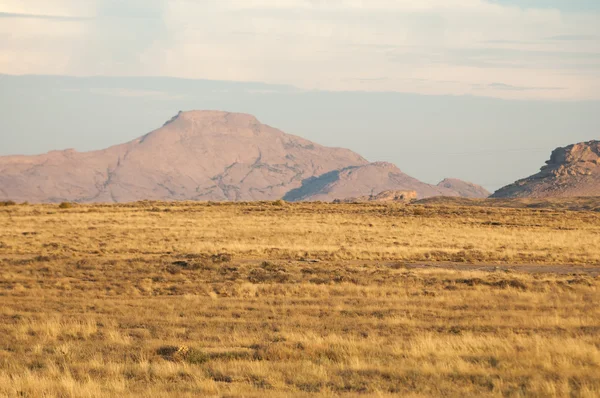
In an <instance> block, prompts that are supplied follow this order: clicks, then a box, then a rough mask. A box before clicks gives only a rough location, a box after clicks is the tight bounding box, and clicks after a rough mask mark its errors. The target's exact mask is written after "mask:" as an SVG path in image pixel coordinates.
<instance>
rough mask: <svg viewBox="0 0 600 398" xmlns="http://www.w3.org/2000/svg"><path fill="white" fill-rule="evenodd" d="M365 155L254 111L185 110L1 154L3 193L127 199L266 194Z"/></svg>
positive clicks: (44, 198)
mask: <svg viewBox="0 0 600 398" xmlns="http://www.w3.org/2000/svg"><path fill="white" fill-rule="evenodd" d="M366 163H367V161H366V160H365V159H363V158H362V157H361V156H359V155H357V154H356V153H354V152H352V151H349V150H347V149H338V148H326V147H323V146H320V145H317V144H314V143H312V142H310V141H307V140H305V139H302V138H300V137H296V136H293V135H288V134H285V133H283V132H281V131H279V130H277V129H274V128H272V127H269V126H266V125H264V124H261V123H259V122H258V120H256V119H255V118H254V117H253V116H250V115H245V114H234V113H227V112H217V111H193V112H183V113H180V114H179V115H177V116H176V117H174V118H173V119H172V120H171V121H169V122H167V123H166V124H165V125H164V126H163V127H162V128H160V129H158V130H155V131H153V132H151V133H149V134H147V135H145V136H143V137H141V138H139V139H136V140H134V141H131V142H129V143H126V144H123V145H117V146H114V147H111V148H108V149H105V150H101V151H93V152H87V153H79V152H76V151H74V150H66V151H54V152H50V153H48V154H44V155H39V156H9V157H0V198H7V199H8V198H10V199H13V200H18V201H25V200H27V201H32V202H58V201H63V200H70V201H80V202H126V201H134V200H140V199H161V200H182V199H192V200H263V199H276V198H280V197H282V196H283V195H284V194H285V193H286V192H288V191H289V190H291V189H293V188H296V187H299V186H300V185H301V181H302V180H304V179H306V178H309V177H313V176H318V175H321V174H324V173H327V172H329V171H332V170H336V169H339V168H343V167H348V166H359V165H363V164H366Z"/></svg>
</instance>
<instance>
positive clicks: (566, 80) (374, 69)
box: [0, 0, 600, 99]
mask: <svg viewBox="0 0 600 398" xmlns="http://www.w3.org/2000/svg"><path fill="white" fill-rule="evenodd" d="M25 3H26V4H25ZM539 3H540V2H532V1H525V0H523V1H517V0H512V1H508V0H502V1H494V2H488V1H483V0H420V1H418V2H416V1H409V0H406V1H400V0H368V1H367V0H286V1H281V0H218V1H217V0H207V1H194V0H169V1H166V0H144V1H142V0H126V1H116V0H89V1H85V2H82V1H78V0H53V1H47V0H28V1H27V2H22V1H20V0H0V21H1V23H0V35H2V36H3V37H4V38H5V39H3V40H2V41H0V73H9V74H65V75H146V76H147V75H166V76H177V77H187V78H203V79H219V80H238V81H264V82H268V83H278V84H290V85H294V86H298V87H301V88H303V89H322V90H366V91H403V92H416V93H423V94H454V95H462V94H473V95H484V96H494V97H500V98H511V99H512V98H517V99H592V98H594V99H597V98H600V28H598V27H599V26H600V10H599V9H598V8H600V7H598V8H597V7H594V5H593V4H595V3H591V2H587V1H579V2H577V1H575V0H564V1H563V0H553V1H552V2H549V3H545V4H546V6H545V7H544V8H541V7H540V6H538V4H539ZM548 5H550V6H548Z"/></svg>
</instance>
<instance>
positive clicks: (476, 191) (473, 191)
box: [437, 178, 490, 198]
mask: <svg viewBox="0 0 600 398" xmlns="http://www.w3.org/2000/svg"><path fill="white" fill-rule="evenodd" d="M437 186H438V187H440V188H446V189H450V190H452V191H455V192H457V193H458V195H459V196H461V197H463V198H487V197H488V196H490V192H489V191H488V190H487V189H485V188H484V187H482V186H480V185H477V184H473V183H470V182H466V181H462V180H457V179H456V178H446V179H444V180H443V181H442V182H440V183H439V184H437Z"/></svg>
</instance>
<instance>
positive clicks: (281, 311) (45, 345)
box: [0, 199, 600, 397]
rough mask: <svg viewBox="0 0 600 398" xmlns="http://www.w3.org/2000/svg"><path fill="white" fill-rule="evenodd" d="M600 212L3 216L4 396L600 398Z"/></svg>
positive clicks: (348, 207) (289, 209)
mask: <svg viewBox="0 0 600 398" xmlns="http://www.w3.org/2000/svg"><path fill="white" fill-rule="evenodd" d="M599 209H600V200H598V199H585V200H584V199H582V200H580V201H579V200H568V201H567V200H563V201H551V202H539V201H538V202H536V201H525V200H522V201H517V200H515V201H507V200H503V201H493V200H488V201H458V200H450V199H448V200H437V201H436V200H433V201H430V202H424V203H417V204H410V205H404V204H378V203H370V204H326V203H294V204H290V203H286V202H283V201H276V202H255V203H211V202H203V203H194V202H137V203H131V204H119V205H116V204H115V205H75V204H73V205H71V204H64V205H62V206H59V205H50V204H46V205H29V204H13V203H5V205H4V206H0V300H1V302H2V306H1V307H0V320H1V321H0V396H7V397H111V396H120V397H133V396H136V397H137V396H142V397H162V396H176V397H186V396H188V397H192V396H249V397H251V396H256V397H259V396H260V397H268V396H309V395H320V396H356V395H370V396H408V397H410V396H414V397H420V396H477V397H504V396H507V397H526V396H527V397H529V396H533V397H553V396H554V397H563V396H572V397H596V396H599V395H600V338H599V336H600V307H599V306H598V303H599V302H600V277H599V274H600V212H599V211H598V210H599Z"/></svg>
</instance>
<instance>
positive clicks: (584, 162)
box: [492, 141, 600, 198]
mask: <svg viewBox="0 0 600 398" xmlns="http://www.w3.org/2000/svg"><path fill="white" fill-rule="evenodd" d="M579 196H600V141H588V142H581V143H578V144H574V145H570V146H567V147H564V148H557V149H555V150H554V151H553V152H552V155H551V156H550V160H548V161H547V162H546V165H545V166H543V167H542V168H541V171H540V172H539V173H537V174H535V175H532V176H531V177H527V178H524V179H522V180H519V181H517V182H515V183H514V184H511V185H508V186H506V187H504V188H501V189H499V190H498V191H496V192H495V193H494V194H493V195H492V197H493V198H550V197H579Z"/></svg>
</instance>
